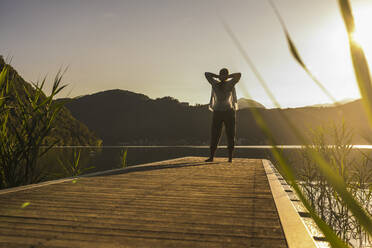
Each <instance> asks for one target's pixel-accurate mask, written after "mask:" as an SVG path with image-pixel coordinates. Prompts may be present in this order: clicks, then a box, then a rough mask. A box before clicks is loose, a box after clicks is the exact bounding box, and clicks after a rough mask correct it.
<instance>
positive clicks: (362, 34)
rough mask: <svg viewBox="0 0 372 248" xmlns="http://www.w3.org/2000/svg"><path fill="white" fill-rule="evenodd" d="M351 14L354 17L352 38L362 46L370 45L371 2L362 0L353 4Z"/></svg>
mask: <svg viewBox="0 0 372 248" xmlns="http://www.w3.org/2000/svg"><path fill="white" fill-rule="evenodd" d="M353 14H354V18H355V32H354V33H353V34H352V38H353V40H354V41H355V42H357V43H358V44H359V45H361V46H362V47H363V48H367V47H371V45H372V32H371V25H372V3H370V2H369V3H367V2H365V1H364V2H362V3H358V4H355V6H353Z"/></svg>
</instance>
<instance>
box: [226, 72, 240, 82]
mask: <svg viewBox="0 0 372 248" xmlns="http://www.w3.org/2000/svg"><path fill="white" fill-rule="evenodd" d="M241 76H242V74H241V73H240V72H238V73H233V74H230V75H229V77H228V78H227V80H226V82H229V83H232V84H234V85H235V84H237V83H238V82H239V80H240V78H241Z"/></svg>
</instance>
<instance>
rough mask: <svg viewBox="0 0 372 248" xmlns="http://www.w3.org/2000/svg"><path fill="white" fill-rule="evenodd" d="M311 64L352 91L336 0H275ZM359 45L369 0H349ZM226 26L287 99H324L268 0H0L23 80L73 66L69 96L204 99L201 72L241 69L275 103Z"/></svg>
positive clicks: (371, 42)
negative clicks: (111, 92)
mask: <svg viewBox="0 0 372 248" xmlns="http://www.w3.org/2000/svg"><path fill="white" fill-rule="evenodd" d="M274 2H275V3H276V5H277V7H278V9H279V11H280V12H281V14H282V16H283V19H284V20H285V22H286V24H287V26H288V29H289V31H290V33H291V35H292V38H293V40H294V42H295V43H296V45H297V46H298V49H299V51H300V53H301V55H302V57H303V59H304V61H305V63H306V64H307V65H308V66H309V67H310V68H311V70H312V72H313V73H314V74H315V75H317V76H318V78H319V79H320V80H321V81H322V82H323V83H324V85H325V87H326V88H327V89H329V91H330V92H331V93H332V94H333V95H334V96H335V97H336V99H338V100H342V99H345V98H358V97H359V92H358V88H357V85H356V83H355V79H354V76H353V71H352V66H351V62H350V55H349V50H348V45H347V40H346V33H345V30H344V26H343V22H342V19H341V16H340V14H339V10H338V5H337V1H336V0H311V1H309V0H274ZM351 2H352V7H353V11H354V13H355V16H356V19H357V25H358V27H359V29H360V37H361V39H360V40H361V43H362V44H363V45H364V47H365V51H366V54H367V57H368V58H369V59H370V60H371V59H372V33H371V29H370V27H371V26H372V1H370V0H354V1H351ZM217 10H218V11H219V12H220V13H221V15H222V16H224V18H225V19H226V21H227V22H228V23H229V25H230V26H231V28H232V30H233V31H234V32H235V33H236V35H237V37H238V39H239V40H240V42H241V43H242V44H243V46H244V48H245V50H246V51H247V53H248V54H249V55H250V57H251V58H252V60H253V61H254V63H255V65H256V66H257V68H258V70H259V71H260V72H261V74H262V75H263V77H264V79H265V80H266V82H267V84H268V85H269V87H270V89H271V90H272V92H273V94H274V95H275V96H276V97H277V99H278V100H279V102H280V104H281V105H282V106H283V107H295V106H304V105H311V104H317V103H325V102H330V99H328V98H327V97H326V96H325V95H324V94H323V93H322V92H321V90H319V89H318V87H317V86H316V85H315V84H314V83H313V82H312V81H311V80H310V79H309V78H308V76H307V75H306V74H305V73H304V71H303V70H302V69H301V68H300V67H299V65H298V64H297V63H296V62H295V61H294V60H293V58H292V57H291V56H290V54H289V51H288V47H287V44H286V40H285V37H284V35H283V32H282V29H281V27H280V25H279V22H278V20H277V19H276V17H275V15H274V13H273V11H272V9H271V8H270V5H269V4H268V2H267V1H265V0H229V1H227V0H220V1H218V0H115V1H114V0H112V1H110V0H105V1H103V0H63V1H62V0H0V34H1V35H0V54H2V55H4V56H5V57H7V56H11V57H13V60H12V65H13V66H14V67H15V68H16V69H17V70H18V72H19V73H20V74H21V75H22V76H23V77H24V78H25V79H26V80H28V81H37V80H40V79H41V78H43V77H44V76H45V75H48V78H49V82H51V80H52V77H53V76H54V75H55V73H56V72H57V71H58V69H59V68H60V67H65V66H67V65H68V66H69V69H68V71H67V72H66V74H65V76H64V81H65V82H66V83H69V84H70V87H69V90H66V91H65V93H64V94H63V93H62V95H60V97H64V96H66V95H67V94H68V93H69V92H70V91H71V92H70V95H69V96H71V97H73V96H79V95H84V94H91V93H94V92H98V91H102V90H108V89H125V90H130V91H134V92H138V93H143V94H146V95H148V96H150V97H151V98H157V97H163V96H173V97H175V98H177V99H179V100H180V101H187V102H190V103H192V104H194V103H207V102H208V101H209V94H210V86H209V84H208V83H207V82H206V80H205V79H204V76H203V74H204V72H205V71H212V72H217V71H218V70H219V69H220V68H221V67H227V68H229V69H230V70H231V71H232V72H236V71H240V72H242V73H243V76H242V79H241V82H240V83H239V84H238V86H237V94H238V97H245V96H246V93H245V92H246V91H249V94H250V95H252V97H253V99H255V100H257V101H259V102H261V103H262V104H264V105H265V106H267V107H272V106H273V104H272V103H271V101H270V99H269V98H268V97H267V95H266V93H265V92H264V90H263V89H262V87H261V86H260V84H259V82H258V81H257V79H256V78H255V77H254V76H253V73H252V72H251V70H250V68H249V67H248V65H247V64H246V63H245V61H244V59H243V57H242V56H241V55H240V54H239V52H238V50H237V49H236V47H235V46H234V44H233V43H232V41H231V39H230V38H229V36H228V35H227V34H226V32H225V31H224V29H223V27H222V25H221V23H220V21H219V19H218V17H217V16H218V15H217V14H216V13H217Z"/></svg>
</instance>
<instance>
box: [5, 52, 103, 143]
mask: <svg viewBox="0 0 372 248" xmlns="http://www.w3.org/2000/svg"><path fill="white" fill-rule="evenodd" d="M5 65H6V63H5V61H4V59H3V57H2V56H0V71H1V70H2V69H3V67H4V66H5ZM8 76H9V78H11V79H13V81H12V82H13V83H14V86H15V88H16V89H17V91H18V92H19V94H20V95H21V96H22V95H23V96H24V95H25V92H24V88H26V89H27V90H28V91H29V92H31V93H32V92H35V90H34V88H33V86H32V85H31V84H30V83H28V82H26V81H25V80H24V79H23V78H22V77H21V76H20V75H19V74H18V72H17V71H16V70H15V69H14V68H13V67H12V66H9V71H8ZM11 89H12V88H11ZM11 91H12V90H11ZM13 92H14V91H13ZM11 93H12V92H11ZM13 94H14V93H13ZM55 141H57V142H58V143H57V145H99V144H100V143H102V141H101V140H100V139H99V138H98V137H97V136H96V135H95V134H94V132H92V131H91V130H89V128H88V127H87V126H86V125H85V124H83V123H81V122H80V121H78V120H76V119H75V118H74V117H73V116H72V115H71V113H70V111H69V110H68V109H67V108H65V107H64V108H62V110H61V112H60V114H59V115H57V117H56V121H55V127H54V128H53V129H52V131H51V133H50V135H49V136H48V137H46V144H51V143H53V142H55Z"/></svg>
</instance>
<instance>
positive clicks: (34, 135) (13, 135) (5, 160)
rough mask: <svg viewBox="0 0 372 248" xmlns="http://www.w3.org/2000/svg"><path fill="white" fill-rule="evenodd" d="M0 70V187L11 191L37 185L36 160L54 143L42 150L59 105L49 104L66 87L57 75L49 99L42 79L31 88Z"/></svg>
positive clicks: (39, 171) (40, 173) (38, 170)
mask: <svg viewBox="0 0 372 248" xmlns="http://www.w3.org/2000/svg"><path fill="white" fill-rule="evenodd" d="M16 76H17V75H15V74H13V75H11V74H9V73H8V66H7V65H6V66H4V67H3V69H2V72H1V74H0V123H1V128H0V175H1V178H0V187H1V188H5V187H14V186H19V185H25V184H30V183H36V182H39V181H41V180H42V179H43V178H44V177H45V175H44V174H43V168H38V167H37V161H38V159H39V158H40V157H41V156H43V155H44V154H45V153H46V152H48V150H50V149H51V148H52V147H53V146H54V145H55V143H52V144H50V145H49V146H47V148H45V149H42V150H41V147H42V146H43V145H44V141H45V138H46V137H47V136H48V135H49V133H50V132H51V131H52V129H53V125H54V123H55V120H56V116H57V115H58V114H59V113H60V111H61V109H62V107H63V103H57V102H55V101H53V99H54V97H55V96H56V95H57V94H58V93H59V92H60V91H61V90H63V89H64V88H65V87H66V85H61V80H62V74H61V73H60V72H59V73H57V75H56V77H55V79H54V82H53V87H52V91H51V93H50V95H45V94H44V92H43V88H44V85H45V81H46V79H44V80H43V81H42V82H41V83H40V84H39V83H36V84H33V86H28V85H19V84H16V83H15V80H14V78H15V77H16Z"/></svg>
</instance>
